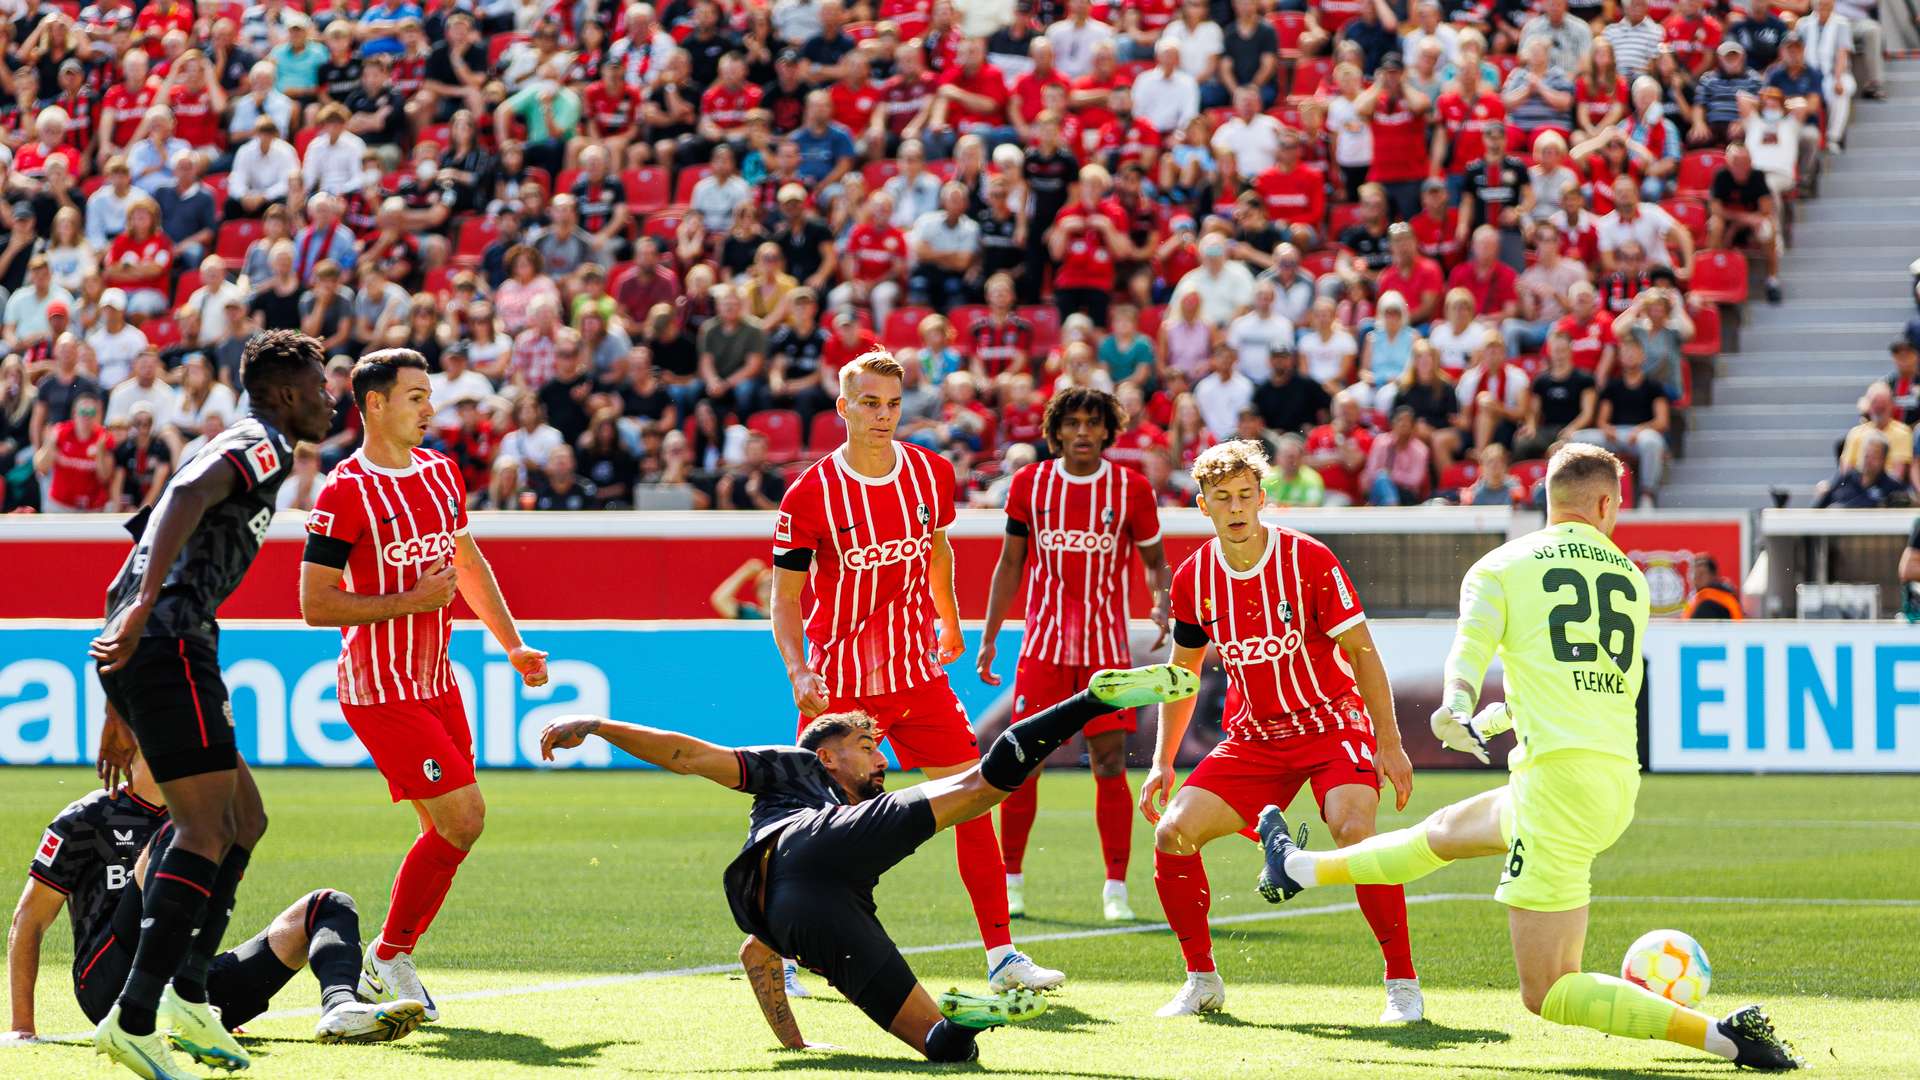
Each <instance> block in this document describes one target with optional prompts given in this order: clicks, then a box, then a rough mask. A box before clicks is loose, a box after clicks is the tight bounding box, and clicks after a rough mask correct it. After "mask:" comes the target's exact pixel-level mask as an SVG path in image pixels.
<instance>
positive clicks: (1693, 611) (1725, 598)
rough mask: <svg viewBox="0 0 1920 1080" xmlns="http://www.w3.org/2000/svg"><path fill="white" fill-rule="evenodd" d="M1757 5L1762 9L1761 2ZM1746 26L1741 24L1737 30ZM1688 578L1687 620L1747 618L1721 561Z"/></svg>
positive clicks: (1707, 561) (1698, 559) (1706, 558)
mask: <svg viewBox="0 0 1920 1080" xmlns="http://www.w3.org/2000/svg"><path fill="white" fill-rule="evenodd" d="M1754 6H1755V7H1756V8H1760V5H1759V4H1758V3H1756V4H1755V5H1754ZM1744 25H1746V24H1745V23H1739V24H1736V27H1737V26H1744ZM1687 577H1688V579H1689V580H1688V583H1689V584H1690V585H1691V586H1692V588H1693V593H1692V595H1690V596H1688V597H1687V615H1686V617H1687V618H1689V619H1736V620H1737V619H1741V618H1744V617H1745V615H1744V613H1743V612H1742V611H1741V610H1740V607H1741V605H1740V589H1739V587H1738V586H1736V585H1735V584H1734V583H1732V582H1730V581H1728V580H1726V579H1725V578H1722V577H1721V576H1720V561H1719V560H1718V559H1715V558H1714V557H1713V556H1711V555H1708V554H1706V553H1705V552H1701V553H1699V554H1697V555H1695V556H1694V557H1693V565H1692V566H1691V567H1689V568H1688V572H1687Z"/></svg>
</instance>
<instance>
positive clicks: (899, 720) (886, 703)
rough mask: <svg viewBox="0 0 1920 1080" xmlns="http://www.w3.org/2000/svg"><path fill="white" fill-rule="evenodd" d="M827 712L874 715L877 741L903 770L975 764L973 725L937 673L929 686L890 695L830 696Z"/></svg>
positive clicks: (977, 754)
mask: <svg viewBox="0 0 1920 1080" xmlns="http://www.w3.org/2000/svg"><path fill="white" fill-rule="evenodd" d="M827 712H830V713H836V712H863V713H866V714H867V715H868V716H871V717H873V722H874V723H875V724H876V725H878V726H879V728H880V738H881V739H883V740H885V741H886V742H887V743H888V744H889V745H891V746H892V747H893V756H894V757H895V758H898V759H899V761H900V767H901V768H902V769H924V768H926V767H927V766H929V765H931V766H933V767H934V768H936V769H937V768H940V767H941V766H945V765H971V764H972V763H974V762H976V761H978V760H980V741H979V740H978V739H975V738H974V737H973V725H972V723H970V722H969V721H968V720H967V710H966V708H965V707H963V706H962V705H961V704H960V699H959V698H957V697H955V696H954V695H953V687H952V686H950V685H948V683H947V677H946V675H944V674H942V675H940V676H939V677H938V678H936V679H934V680H933V681H932V682H926V683H921V684H920V685H919V686H916V687H913V688H912V689H910V690H896V691H894V692H893V693H891V694H867V695H864V696H862V697H835V698H832V699H830V700H829V701H828V702H827ZM811 719H812V718H811V717H808V716H802V717H800V725H799V728H798V729H797V730H796V732H795V738H798V737H799V732H800V731H805V730H806V729H807V724H808V722H809V721H810V720H811Z"/></svg>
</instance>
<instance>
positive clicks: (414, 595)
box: [407, 559, 459, 615]
mask: <svg viewBox="0 0 1920 1080" xmlns="http://www.w3.org/2000/svg"><path fill="white" fill-rule="evenodd" d="M458 584H459V583H458V581H457V579H456V578H455V576H454V572H453V564H452V563H450V562H448V561H447V560H445V559H435V560H433V565H431V566H429V567H427V570H426V573H424V574H421V575H420V580H419V581H416V582H414V583H413V588H411V589H408V590H407V599H408V601H409V606H410V607H412V609H413V611H414V614H416V615H423V614H425V613H427V612H429V611H439V610H440V609H441V608H443V607H446V606H447V605H448V604H451V603H453V594H454V590H455V588H456V587H457V585H458Z"/></svg>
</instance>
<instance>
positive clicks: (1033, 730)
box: [980, 690, 1117, 791]
mask: <svg viewBox="0 0 1920 1080" xmlns="http://www.w3.org/2000/svg"><path fill="white" fill-rule="evenodd" d="M1115 711H1117V710H1116V709H1115V708H1114V707H1113V706H1111V705H1109V704H1107V703H1106V702H1104V701H1101V700H1100V699H1099V698H1097V697H1094V696H1093V694H1091V693H1089V692H1088V691H1085V690H1082V691H1080V692H1079V693H1077V694H1075V695H1073V696H1072V697H1070V698H1068V699H1067V700H1065V701H1063V702H1061V703H1060V704H1058V705H1055V706H1053V707H1052V708H1049V709H1042V710H1041V711H1040V712H1037V713H1034V714H1033V715H1032V716H1029V717H1027V718H1026V719H1025V720H1022V721H1020V722H1019V723H1017V724H1013V725H1011V726H1009V727H1008V728H1007V730H1005V731H1003V732H1001V733H1000V737H999V738H997V739H995V740H993V745H992V746H989V747H987V752H986V755H985V756H984V757H982V758H981V759H980V778H981V779H983V780H985V781H986V782H987V783H989V784H992V785H993V786H994V787H997V788H999V789H1000V790H1001V791H1018V790H1019V789H1020V785H1021V784H1024V783H1026V782H1027V777H1028V776H1031V775H1032V774H1033V773H1034V772H1036V771H1037V770H1038V769H1039V768H1040V766H1041V765H1042V764H1044V763H1045V762H1046V760H1047V755H1049V754H1051V753H1053V752H1054V751H1055V750H1058V749H1060V746H1061V744H1063V743H1065V742H1066V741H1067V740H1068V739H1071V738H1073V737H1074V736H1075V735H1078V734H1079V733H1080V729H1081V728H1083V727H1086V726H1087V725H1088V724H1089V723H1091V722H1092V721H1093V720H1094V719H1095V718H1097V717H1101V716H1105V715H1106V714H1108V713H1110V712H1115Z"/></svg>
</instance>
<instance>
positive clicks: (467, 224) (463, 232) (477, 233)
mask: <svg viewBox="0 0 1920 1080" xmlns="http://www.w3.org/2000/svg"><path fill="white" fill-rule="evenodd" d="M499 237H500V223H499V222H498V221H495V220H494V219H493V218H490V217H488V216H486V215H485V214H475V215H473V216H472V217H469V218H467V219H466V220H465V221H462V222H461V223H460V237H459V239H458V240H457V241H456V242H455V243H454V246H453V253H454V254H455V255H471V256H473V257H474V258H476V259H477V258H479V257H480V256H481V255H482V254H484V253H485V252H486V250H487V245H489V244H491V243H493V242H494V241H495V240H497V239H499Z"/></svg>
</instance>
